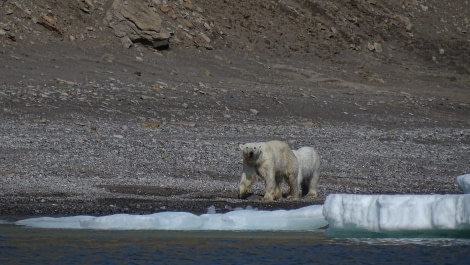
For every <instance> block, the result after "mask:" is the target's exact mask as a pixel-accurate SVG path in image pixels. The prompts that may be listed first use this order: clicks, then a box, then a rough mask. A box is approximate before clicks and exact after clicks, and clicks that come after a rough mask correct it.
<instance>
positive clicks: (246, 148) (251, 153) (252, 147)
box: [239, 143, 263, 161]
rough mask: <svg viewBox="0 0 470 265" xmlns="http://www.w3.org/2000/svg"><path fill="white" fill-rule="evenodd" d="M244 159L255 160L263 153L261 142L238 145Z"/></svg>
mask: <svg viewBox="0 0 470 265" xmlns="http://www.w3.org/2000/svg"><path fill="white" fill-rule="evenodd" d="M239 147H240V150H241V151H242V156H243V159H244V160H245V161H256V160H258V158H259V157H260V155H261V154H262V153H263V151H262V147H263V143H246V144H241V145H239Z"/></svg>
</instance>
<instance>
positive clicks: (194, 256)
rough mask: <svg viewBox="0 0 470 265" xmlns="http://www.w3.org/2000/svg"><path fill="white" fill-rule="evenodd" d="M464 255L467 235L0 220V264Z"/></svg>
mask: <svg viewBox="0 0 470 265" xmlns="http://www.w3.org/2000/svg"><path fill="white" fill-rule="evenodd" d="M469 262H470V240H469V239H334V238H328V237H327V236H325V233H323V232H322V231H315V232H205V231H192V232H177V231H155V230H154V231H96V230H63V229H52V230H51V229H33V228H25V227H18V226H12V225H0V264H469Z"/></svg>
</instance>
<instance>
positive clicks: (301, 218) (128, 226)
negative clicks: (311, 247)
mask: <svg viewBox="0 0 470 265" xmlns="http://www.w3.org/2000/svg"><path fill="white" fill-rule="evenodd" d="M322 211H323V206H322V205H312V206H307V207H303V208H300V209H295V210H277V211H259V210H254V209H245V210H235V211H231V212H228V213H225V214H217V213H214V211H213V210H209V213H208V214H203V215H194V214H191V213H186V212H162V213H155V214H150V215H129V214H116V215H109V216H102V217H93V216H75V217H61V218H52V217H41V218H31V219H25V220H21V221H18V222H16V223H15V224H16V225H22V226H30V227H37V228H74V229H80V228H86V229H121V230H137V229H141V230H148V229H150V230H267V231H270V230H272V231H274V230H278V231H280V230H297V231H305V230H315V229H319V228H321V227H324V226H326V225H327V224H328V223H327V222H326V221H325V219H324V218H323V214H322Z"/></svg>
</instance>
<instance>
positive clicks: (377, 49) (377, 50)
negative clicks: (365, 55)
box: [374, 42, 383, 53]
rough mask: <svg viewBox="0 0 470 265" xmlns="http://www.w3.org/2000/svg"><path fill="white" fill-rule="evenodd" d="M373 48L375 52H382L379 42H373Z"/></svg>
mask: <svg viewBox="0 0 470 265" xmlns="http://www.w3.org/2000/svg"><path fill="white" fill-rule="evenodd" d="M374 50H375V52H378V53H381V52H383V49H382V44H380V43H378V42H374Z"/></svg>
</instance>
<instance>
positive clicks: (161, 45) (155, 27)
mask: <svg viewBox="0 0 470 265" xmlns="http://www.w3.org/2000/svg"><path fill="white" fill-rule="evenodd" d="M105 20H106V23H107V24H108V25H109V27H111V28H112V29H113V30H114V34H115V35H116V36H117V37H119V38H120V39H121V42H122V44H123V45H124V46H125V47H130V46H132V43H136V42H138V43H143V44H146V45H150V46H152V47H153V48H155V49H166V48H168V45H169V39H170V36H171V34H170V33H169V32H168V31H167V30H165V29H164V28H163V27H162V19H161V17H160V15H159V14H158V13H157V11H156V10H155V9H154V8H153V7H152V6H151V5H149V3H148V2H147V1H145V0H136V1H125V0H114V1H113V3H112V5H111V6H110V8H109V9H108V10H107V12H106V18H105Z"/></svg>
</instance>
